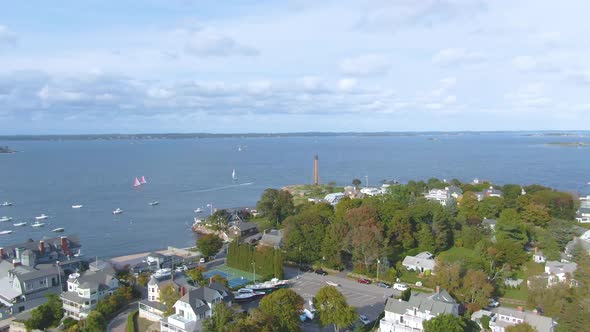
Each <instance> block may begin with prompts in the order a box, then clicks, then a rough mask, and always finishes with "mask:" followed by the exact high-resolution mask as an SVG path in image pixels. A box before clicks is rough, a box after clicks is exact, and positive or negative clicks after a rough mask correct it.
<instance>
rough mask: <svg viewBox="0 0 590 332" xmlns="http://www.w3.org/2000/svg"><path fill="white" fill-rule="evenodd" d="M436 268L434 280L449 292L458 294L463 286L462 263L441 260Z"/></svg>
mask: <svg viewBox="0 0 590 332" xmlns="http://www.w3.org/2000/svg"><path fill="white" fill-rule="evenodd" d="M434 269H435V272H436V274H434V275H433V276H432V280H433V282H434V283H435V284H436V285H438V286H440V287H442V288H444V289H446V290H447V291H448V292H449V293H451V294H456V293H457V291H458V290H459V288H460V287H461V265H460V264H459V263H458V262H455V263H448V262H445V261H441V260H439V261H437V262H436V266H435V268H434Z"/></svg>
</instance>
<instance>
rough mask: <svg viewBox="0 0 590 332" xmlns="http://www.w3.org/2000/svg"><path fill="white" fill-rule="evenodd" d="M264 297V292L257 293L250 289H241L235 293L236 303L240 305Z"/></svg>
mask: <svg viewBox="0 0 590 332" xmlns="http://www.w3.org/2000/svg"><path fill="white" fill-rule="evenodd" d="M264 295H265V293H263V292H257V291H254V290H252V289H249V288H240V289H238V291H237V292H235V293H234V301H235V302H238V303H239V302H248V301H252V300H254V299H256V298H258V297H261V296H264Z"/></svg>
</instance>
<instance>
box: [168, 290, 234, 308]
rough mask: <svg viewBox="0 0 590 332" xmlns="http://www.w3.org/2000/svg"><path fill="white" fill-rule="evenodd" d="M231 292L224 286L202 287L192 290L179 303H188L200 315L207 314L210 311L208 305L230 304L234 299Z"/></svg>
mask: <svg viewBox="0 0 590 332" xmlns="http://www.w3.org/2000/svg"><path fill="white" fill-rule="evenodd" d="M230 294H231V292H230V291H229V290H228V289H227V288H225V287H223V285H215V283H213V284H212V286H211V287H209V286H202V287H199V288H197V289H193V290H190V291H189V292H187V293H186V294H184V296H183V297H181V298H180V299H179V300H178V301H181V302H184V303H187V304H188V305H190V306H191V308H192V309H193V311H194V312H195V313H196V314H197V315H199V314H202V313H205V312H207V311H208V310H209V309H211V308H209V306H208V303H214V302H216V300H220V301H224V302H229V301H231V300H232V299H233V295H230Z"/></svg>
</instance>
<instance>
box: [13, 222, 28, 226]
mask: <svg viewBox="0 0 590 332" xmlns="http://www.w3.org/2000/svg"><path fill="white" fill-rule="evenodd" d="M26 224H27V222H26V221H23V222H17V223H15V224H13V225H14V226H16V227H20V226H25V225H26Z"/></svg>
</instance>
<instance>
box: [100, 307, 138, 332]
mask: <svg viewBox="0 0 590 332" xmlns="http://www.w3.org/2000/svg"><path fill="white" fill-rule="evenodd" d="M135 310H137V302H133V303H130V304H129V308H127V309H126V310H125V311H123V312H121V313H120V314H118V315H117V316H116V317H115V318H114V319H113V320H111V321H110V322H109V324H108V325H107V331H108V332H126V329H127V317H129V314H130V313H132V312H133V311H135Z"/></svg>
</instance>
